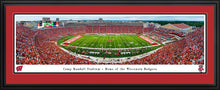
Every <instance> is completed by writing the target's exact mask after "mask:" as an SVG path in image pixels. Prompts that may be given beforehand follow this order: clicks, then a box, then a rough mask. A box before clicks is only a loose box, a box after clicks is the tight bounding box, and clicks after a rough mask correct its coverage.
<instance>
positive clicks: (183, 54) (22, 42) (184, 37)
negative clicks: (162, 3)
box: [16, 17, 204, 65]
mask: <svg viewBox="0 0 220 90" xmlns="http://www.w3.org/2000/svg"><path fill="white" fill-rule="evenodd" d="M36 26H37V27H36ZM16 64H18V65H32V64H33V65H35V64H40V65H63V64H70V65H75V64H85V65H96V64H97V65H98V64H100V65H103V64H117V65H132V64H135V65H136V64H137V65H142V64H143V65H148V64H156V65H158V64H175V65H180V64H204V26H201V27H195V26H190V25H187V24H185V23H175V24H171V23H167V24H165V25H160V24H158V23H153V22H151V23H150V22H142V21H104V20H103V19H102V18H100V19H98V20H88V21H86V22H85V21H77V22H73V21H59V19H56V21H52V20H50V18H46V17H45V18H43V19H42V21H40V22H28V21H23V22H22V21H21V22H17V23H16Z"/></svg>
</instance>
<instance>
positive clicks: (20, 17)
mask: <svg viewBox="0 0 220 90" xmlns="http://www.w3.org/2000/svg"><path fill="white" fill-rule="evenodd" d="M43 17H49V18H50V19H51V20H55V19H56V18H59V19H60V20H70V19H72V20H98V19H99V18H103V20H149V21H204V19H205V18H204V17H205V16H204V15H171V14H167V15H159V14H157V15H16V21H39V20H42V18H43Z"/></svg>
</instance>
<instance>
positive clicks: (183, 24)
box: [172, 23, 190, 29]
mask: <svg viewBox="0 0 220 90" xmlns="http://www.w3.org/2000/svg"><path fill="white" fill-rule="evenodd" d="M172 25H174V26H176V27H178V28H181V29H185V28H189V27H190V26H189V25H186V24H185V23H179V24H172Z"/></svg>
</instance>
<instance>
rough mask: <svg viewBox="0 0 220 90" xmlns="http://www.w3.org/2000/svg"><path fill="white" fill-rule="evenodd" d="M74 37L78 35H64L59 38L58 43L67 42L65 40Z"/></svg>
mask: <svg viewBox="0 0 220 90" xmlns="http://www.w3.org/2000/svg"><path fill="white" fill-rule="evenodd" d="M74 37H76V36H74V35H73V36H66V37H63V38H61V39H60V40H58V42H57V44H58V45H60V44H61V43H63V42H65V40H69V39H71V38H74Z"/></svg>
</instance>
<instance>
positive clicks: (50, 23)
mask: <svg viewBox="0 0 220 90" xmlns="http://www.w3.org/2000/svg"><path fill="white" fill-rule="evenodd" d="M58 26H59V22H51V21H47V22H44V23H42V22H39V23H37V27H38V28H44V27H58Z"/></svg>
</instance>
